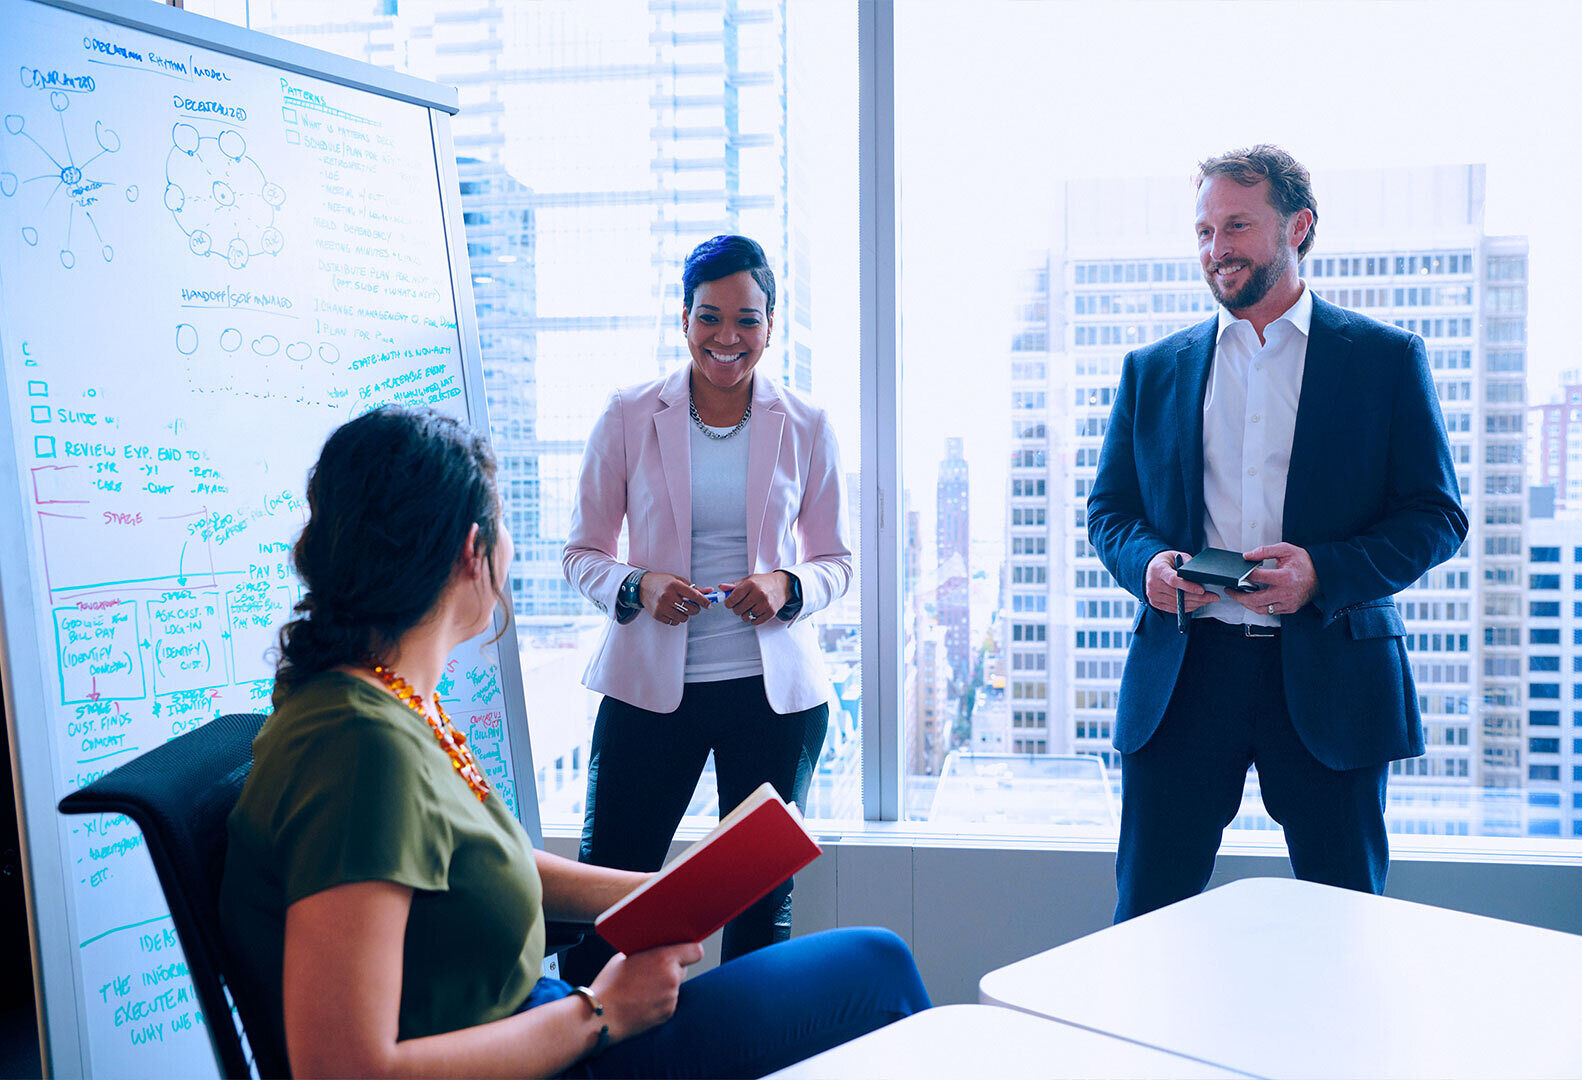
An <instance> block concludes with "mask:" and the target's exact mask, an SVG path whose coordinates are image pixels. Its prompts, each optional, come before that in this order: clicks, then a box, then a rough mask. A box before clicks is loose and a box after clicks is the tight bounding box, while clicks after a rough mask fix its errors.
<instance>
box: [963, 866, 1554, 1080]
mask: <svg viewBox="0 0 1582 1080" xmlns="http://www.w3.org/2000/svg"><path fill="white" fill-rule="evenodd" d="M1579 988H1582V937H1578V936H1575V935H1572V934H1562V933H1559V932H1557V931H1553V930H1540V929H1537V928H1535V927H1531V926H1523V925H1520V924H1517V923H1509V922H1503V921H1501V920H1498V919H1489V918H1484V917H1482V916H1477V915H1467V914H1464V913H1462V912H1457V911H1446V910H1444V909H1442V908H1435V907H1428V906H1426V905H1423V904H1411V903H1406V902H1405V901H1401V900H1391V899H1387V898H1384V897H1377V896H1368V895H1366V894H1361V893H1354V892H1348V891H1345V890H1342V889H1333V888H1329V887H1327V886H1323V885H1313V884H1309V883H1307V882H1301V881H1288V880H1282V879H1275V878H1257V879H1252V880H1246V881H1237V882H1233V883H1232V884H1229V885H1225V886H1223V887H1221V888H1218V889H1214V890H1212V891H1210V892H1207V893H1204V894H1203V895H1201V896H1196V897H1193V898H1192V899H1190V900H1184V901H1182V902H1181V903H1179V904H1172V905H1171V906H1169V907H1167V908H1162V909H1160V910H1158V911H1154V912H1150V913H1149V914H1147V915H1143V916H1141V917H1139V918H1136V919H1133V920H1131V921H1130V922H1125V923H1122V924H1121V925H1119V926H1113V927H1110V928H1109V929H1107V930H1100V931H1099V932H1097V933H1095V934H1090V935H1088V936H1087V937H1085V938H1081V939H1079V940H1077V941H1073V942H1070V943H1069V944H1066V945H1062V946H1060V947H1058V948H1055V949H1050V950H1049V951H1048V952H1044V953H1040V954H1038V955H1037V956H1032V957H1029V958H1028V959H1026V960H1022V961H1019V962H1017V963H1015V964H1010V965H1008V966H1006V967H1003V968H1000V969H999V970H997V971H991V972H989V974H987V975H985V976H984V977H983V979H982V980H981V981H980V982H979V999H980V1000H981V1001H983V1002H985V1003H987V1004H995V1005H1006V1006H1009V1007H1011V1008H1015V1009H1021V1010H1024V1011H1026V1012H1030V1013H1033V1014H1035V1015H1039V1016H1046V1017H1049V1018H1051V1019H1055V1020H1060V1021H1062V1022H1064V1023H1068V1024H1076V1025H1079V1026H1081V1027H1084V1028H1088V1029H1091V1030H1094V1031H1101V1032H1106V1033H1108V1034H1112V1035H1117V1036H1120V1037H1122V1038H1127V1039H1132V1040H1135V1041H1137V1042H1140V1043H1144V1044H1146V1045H1149V1046H1155V1047H1159V1048H1160V1049H1164V1050H1169V1051H1171V1052H1174V1053H1178V1054H1183V1055H1186V1056H1189V1057H1193V1058H1198V1059H1200V1060H1203V1061H1211V1062H1215V1063H1217V1064H1219V1065H1223V1066H1225V1067H1226V1068H1230V1069H1237V1070H1240V1071H1243V1072H1247V1073H1252V1074H1254V1075H1256V1076H1263V1077H1315V1076H1336V1077H1524V1078H1531V1077H1577V1076H1582V1013H1579V1012H1578V1009H1579V1008H1582V1005H1579V1002H1582V992H1579Z"/></svg>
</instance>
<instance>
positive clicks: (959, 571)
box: [934, 438, 972, 683]
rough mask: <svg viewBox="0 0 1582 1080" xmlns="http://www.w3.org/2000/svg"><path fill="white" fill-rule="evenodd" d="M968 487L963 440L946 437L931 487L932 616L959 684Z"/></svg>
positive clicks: (965, 639) (967, 626)
mask: <svg viewBox="0 0 1582 1080" xmlns="http://www.w3.org/2000/svg"><path fill="white" fill-rule="evenodd" d="M967 491H968V482H967V460H966V458H965V457H963V456H962V445H961V439H959V438H947V439H946V440H945V457H944V460H942V461H941V462H940V463H939V483H938V485H937V486H936V488H935V519H934V557H935V560H936V562H937V565H938V578H939V589H938V592H937V593H935V601H934V603H935V618H936V620H937V621H938V622H939V625H940V626H942V627H944V628H945V655H946V662H947V663H948V664H949V665H950V670H951V674H952V675H953V676H954V677H955V679H956V681H957V682H958V683H964V682H965V681H966V680H967V677H968V675H970V674H971V663H972V659H971V649H972V626H971V622H972V620H971V614H970V611H969V604H968V601H969V593H970V589H969V585H970V580H969V579H970V576H971V571H970V569H969V567H970V566H971V563H970V561H969V558H970V556H969V551H968V544H969V542H970V536H971V531H970V520H969V516H968V506H967Z"/></svg>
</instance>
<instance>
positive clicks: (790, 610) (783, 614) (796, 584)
mask: <svg viewBox="0 0 1582 1080" xmlns="http://www.w3.org/2000/svg"><path fill="white" fill-rule="evenodd" d="M781 573H783V574H785V576H786V577H788V578H790V579H791V593H790V595H789V596H788V597H787V598H786V602H785V603H784V604H783V605H781V608H780V610H779V611H777V612H775V618H777V619H780V620H782V621H784V622H790V621H791V620H792V619H794V618H796V617H797V616H798V615H800V614H801V613H802V582H801V581H799V580H798V579H797V576H796V575H795V574H793V573H792V572H791V571H789V570H782V571H781Z"/></svg>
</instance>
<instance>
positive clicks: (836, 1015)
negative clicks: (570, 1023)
mask: <svg viewBox="0 0 1582 1080" xmlns="http://www.w3.org/2000/svg"><path fill="white" fill-rule="evenodd" d="M570 992H571V987H570V985H569V984H567V983H564V982H561V981H560V980H559V979H540V980H539V981H538V985H536V986H535V987H533V992H532V994H531V995H530V996H529V997H528V999H527V1002H526V1003H525V1004H524V1005H523V1006H522V1008H523V1009H524V1010H525V1009H531V1008H533V1007H534V1006H537V1005H545V1004H548V1003H549V1002H551V1001H558V1000H560V999H561V998H563V997H565V996H566V995H567V994H568V993H570ZM928 1006H929V1001H928V992H927V991H925V990H924V989H923V981H922V979H921V978H919V977H918V974H917V965H916V964H914V963H913V962H912V953H911V951H910V950H908V949H907V947H906V944H905V942H903V941H902V940H901V939H900V938H898V937H896V936H895V935H894V934H892V933H891V932H890V931H888V930H878V929H873V928H869V927H854V928H850V929H843V930H827V931H825V932H824V933H821V934H809V935H808V936H807V937H801V938H797V939H795V940H794V941H787V942H784V943H782V944H779V945H775V946H773V947H771V948H767V949H759V950H757V951H756V952H752V953H749V954H748V955H746V956H743V957H741V958H740V959H737V960H732V961H731V962H730V963H728V964H721V965H720V966H719V967H717V968H715V969H714V970H712V971H706V972H704V973H703V974H702V975H699V976H698V977H697V978H695V979H689V980H687V981H686V982H684V983H682V984H681V995H680V1000H679V1001H678V1002H677V1005H676V1013H675V1015H674V1016H672V1017H671V1018H670V1019H669V1020H668V1021H666V1022H665V1023H663V1024H660V1025H659V1026H658V1027H655V1028H650V1029H649V1030H647V1031H645V1032H643V1033H642V1034H641V1035H638V1036H636V1037H634V1038H631V1039H628V1040H626V1041H625V1042H621V1043H616V1044H615V1045H614V1046H612V1047H610V1048H609V1049H607V1050H605V1051H604V1052H603V1053H602V1054H599V1055H598V1056H597V1057H592V1058H587V1059H585V1060H583V1061H581V1062H578V1063H577V1064H576V1065H574V1066H572V1067H571V1068H570V1069H568V1070H566V1072H565V1073H563V1074H562V1075H564V1076H569V1077H617V1076H643V1077H650V1076H651V1077H672V1076H675V1077H682V1076H685V1077H716V1076H717V1077H748V1076H763V1075H764V1074H765V1073H771V1072H774V1071H775V1070H777V1069H783V1068H785V1067H786V1066H787V1065H790V1064H793V1063H794V1062H798V1061H801V1060H802V1059H803V1058H808V1057H812V1056H813V1055H814V1054H818V1053H822V1052H823V1051H825V1050H828V1049H829V1048H830V1047H832V1046H839V1045H840V1044H841V1043H843V1042H847V1041H849V1040H851V1039H855V1038H856V1037H857V1036H859V1035H866V1034H867V1033H868V1032H870V1031H873V1030H875V1029H877V1028H881V1027H884V1026H885V1025H886V1024H889V1023H892V1022H894V1021H896V1020H900V1019H901V1018H902V1017H906V1016H910V1015H912V1014H913V1013H915V1012H918V1011H920V1010H922V1009H926V1008H928Z"/></svg>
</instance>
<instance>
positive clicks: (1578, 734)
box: [1523, 510, 1582, 836]
mask: <svg viewBox="0 0 1582 1080" xmlns="http://www.w3.org/2000/svg"><path fill="white" fill-rule="evenodd" d="M1528 530H1529V531H1528V542H1529V546H1528V548H1527V619H1528V622H1527V648H1526V650H1525V651H1526V654H1527V663H1526V667H1527V670H1526V672H1525V673H1524V676H1523V677H1524V678H1525V679H1526V680H1527V717H1526V720H1527V723H1526V730H1525V737H1526V740H1527V745H1526V747H1525V749H1526V752H1527V755H1526V783H1527V798H1526V804H1527V805H1526V811H1527V812H1526V814H1525V815H1524V816H1525V824H1526V832H1527V834H1528V835H1530V836H1582V510H1568V511H1560V512H1559V513H1555V514H1551V515H1548V516H1539V515H1538V514H1537V513H1534V515H1533V517H1532V518H1531V520H1530V521H1529V522H1528Z"/></svg>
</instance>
